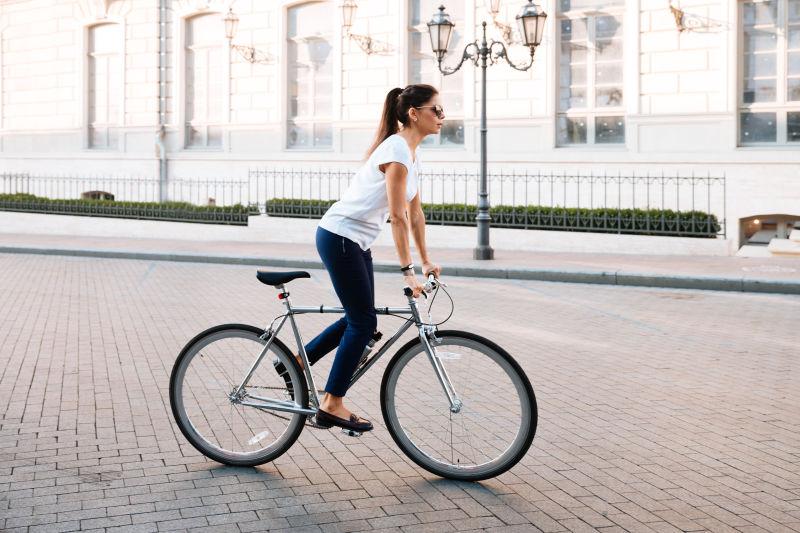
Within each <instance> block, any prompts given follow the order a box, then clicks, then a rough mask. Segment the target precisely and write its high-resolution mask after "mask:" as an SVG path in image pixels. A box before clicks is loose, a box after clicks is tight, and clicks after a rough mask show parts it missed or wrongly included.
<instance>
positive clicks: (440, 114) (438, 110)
mask: <svg viewBox="0 0 800 533" xmlns="http://www.w3.org/2000/svg"><path fill="white" fill-rule="evenodd" d="M426 107H430V108H431V109H433V112H434V113H436V118H444V109H443V108H442V106H440V105H439V104H436V105H423V106H419V107H417V108H416V109H425V108H426Z"/></svg>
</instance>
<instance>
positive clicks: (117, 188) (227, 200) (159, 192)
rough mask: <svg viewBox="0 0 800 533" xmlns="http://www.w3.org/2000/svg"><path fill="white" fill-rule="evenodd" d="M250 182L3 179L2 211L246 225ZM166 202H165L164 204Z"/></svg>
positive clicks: (23, 176)
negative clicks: (163, 182)
mask: <svg viewBox="0 0 800 533" xmlns="http://www.w3.org/2000/svg"><path fill="white" fill-rule="evenodd" d="M248 184H249V181H248V180H241V179H240V180H211V179H173V180H170V181H169V182H168V183H166V184H160V183H159V181H158V179H154V178H133V177H127V176H126V177H85V176H31V175H28V174H19V173H16V174H12V173H3V174H0V210H6V211H25V212H36V213H52V214H64V215H82V216H101V217H117V218H138V219H153V220H168V221H179V222H203V223H212V224H234V225H246V224H247V217H248V216H249V215H250V214H253V213H254V211H255V208H254V207H251V201H250V197H249V196H248V194H249V187H248ZM162 199H163V200H164V201H161V200H162Z"/></svg>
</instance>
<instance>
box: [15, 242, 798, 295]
mask: <svg viewBox="0 0 800 533" xmlns="http://www.w3.org/2000/svg"><path fill="white" fill-rule="evenodd" d="M0 253H6V254H33V255H60V256H69V257H93V258H103V259H134V260H139V261H172V262H178V263H210V264H221V265H251V266H261V267H264V266H271V267H281V268H298V267H299V268H307V269H319V270H321V269H324V268H325V267H324V266H323V264H322V261H319V260H311V259H276V258H270V257H252V256H249V257H248V256H225V255H202V254H172V253H164V252H122V251H116V250H102V249H95V250H76V249H68V248H26V247H19V246H0ZM374 269H375V272H396V271H397V266H396V265H395V264H394V263H387V262H375V263H374ZM447 274H448V275H449V276H459V277H475V278H489V279H517V280H528V281H550V282H561V283H590V284H596V285H621V286H628V287H655V288H665V289H694V290H711V291H727V292H748V293H764V294H800V280H779V279H775V280H763V279H761V280H759V279H746V278H735V277H708V276H661V275H657V274H635V273H627V272H618V271H600V270H599V271H594V272H592V271H580V270H555V269H537V268H478V267H474V266H459V265H458V264H455V265H448V268H447Z"/></svg>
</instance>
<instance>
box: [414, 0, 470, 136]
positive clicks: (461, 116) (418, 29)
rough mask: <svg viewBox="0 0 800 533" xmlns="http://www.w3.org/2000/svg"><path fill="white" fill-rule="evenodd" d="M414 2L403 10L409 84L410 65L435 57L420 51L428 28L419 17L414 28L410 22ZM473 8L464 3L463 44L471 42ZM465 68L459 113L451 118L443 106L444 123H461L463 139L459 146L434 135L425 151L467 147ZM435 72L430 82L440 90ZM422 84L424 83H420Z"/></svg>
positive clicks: (458, 53)
mask: <svg viewBox="0 0 800 533" xmlns="http://www.w3.org/2000/svg"><path fill="white" fill-rule="evenodd" d="M414 1H415V0H408V2H406V3H405V8H406V18H405V20H406V24H405V33H406V36H407V44H406V54H407V61H406V65H405V67H406V76H407V80H408V81H409V83H411V79H412V70H411V65H412V62H413V61H415V60H422V61H425V60H431V61H435V56H434V55H433V53H430V54H425V53H424V52H422V50H424V47H425V43H426V42H427V43H430V34H429V32H428V26H427V22H425V18H424V17H422V16H421V17H420V22H419V24H417V25H416V26H414V25H413V24H412V20H413V19H412V13H413V10H414ZM474 7H475V6H474V4H473V3H472V2H465V6H464V17H463V20H462V21H461V22H460V24H461V26H462V27H463V30H462V36H463V37H464V40H465V43H464V44H466V43H469V42H471V41H470V39H469V37H470V33H469V32H468V31H467V29H468V23H467V21H468V19H469V17H468V14H469V10H470V9H473V10H474ZM431 15H433V13H431ZM415 33H419V34H420V51H419V52H417V51H415V50H414V49H413V46H414V36H413V34H415ZM461 52H462V50H454V51H451V53H449V54H448V57H449V58H450V60H451V61H452V60H453V59H452V58H453V57H454V56H458V58H460V57H461ZM443 63H446V60H445V61H443ZM465 67H469V64H468V62H467V63H465V64H464V66H463V67H462V70H460V71H459V72H460V75H461V90H462V93H461V94H462V98H463V101H462V104H461V111H460V112H458V113H456V114H455V116H454V117H452V118H451V117H450V116H448V114H447V106H446V105H445V106H443V107H444V108H445V123H447V122H456V121H458V122H461V135H462V138H463V142H462V143H461V144H458V143H443V142H442V136H441V134H440V133H437V134H436V135H429V136H428V137H426V138H425V141H423V144H422V146H423V147H424V148H425V149H429V148H433V149H436V150H460V151H463V150H466V146H467V139H466V136H467V131H466V130H467V127H466V107H467V102H468V100H467V92H466V85H467V75H466V72H465V71H464V70H463V69H464V68H465ZM434 68H436V67H434ZM436 72H438V78H437V79H436V80H432V81H433V83H434V86H436V87H439V88H441V87H442V82H443V81H444V77H445V76H444V74H442V73H441V72H439V71H438V68H436ZM422 83H424V82H422ZM442 128H444V124H443V125H442ZM426 141H427V142H426Z"/></svg>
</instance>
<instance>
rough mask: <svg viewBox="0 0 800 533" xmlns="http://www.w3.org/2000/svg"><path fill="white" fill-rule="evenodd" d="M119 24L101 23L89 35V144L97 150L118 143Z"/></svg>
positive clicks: (120, 37) (112, 146)
mask: <svg viewBox="0 0 800 533" xmlns="http://www.w3.org/2000/svg"><path fill="white" fill-rule="evenodd" d="M121 31H122V30H121V28H120V25H119V24H99V25H97V26H92V27H91V28H89V34H88V38H89V40H88V50H87V54H88V57H87V61H88V80H87V86H88V94H87V97H88V98H87V104H88V105H87V112H88V116H87V123H88V126H89V130H88V134H89V138H88V145H89V147H90V148H96V149H115V148H117V146H118V135H117V133H118V132H117V128H118V126H119V122H120V112H121V110H120V105H119V104H120V100H121V97H122V83H121V80H122V54H121V50H120V47H121V44H122V35H121Z"/></svg>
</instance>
